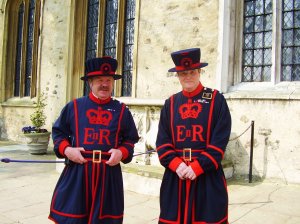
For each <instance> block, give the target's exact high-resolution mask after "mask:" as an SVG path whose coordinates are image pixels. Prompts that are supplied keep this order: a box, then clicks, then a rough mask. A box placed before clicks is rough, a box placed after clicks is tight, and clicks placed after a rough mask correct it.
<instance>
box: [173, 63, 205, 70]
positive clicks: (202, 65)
mask: <svg viewBox="0 0 300 224" xmlns="http://www.w3.org/2000/svg"><path fill="white" fill-rule="evenodd" d="M207 65H208V63H206V62H203V63H200V65H199V66H197V67H193V68H188V69H184V70H177V69H176V67H174V68H170V69H169V70H168V72H184V71H189V70H194V69H197V68H203V67H206V66H207Z"/></svg>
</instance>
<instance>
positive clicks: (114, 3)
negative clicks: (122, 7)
mask: <svg viewBox="0 0 300 224" xmlns="http://www.w3.org/2000/svg"><path fill="white" fill-rule="evenodd" d="M117 23H118V0H106V14H105V31H104V35H105V36H104V55H105V56H111V57H112V58H116V39H117V32H118V30H117V29H118V27H117Z"/></svg>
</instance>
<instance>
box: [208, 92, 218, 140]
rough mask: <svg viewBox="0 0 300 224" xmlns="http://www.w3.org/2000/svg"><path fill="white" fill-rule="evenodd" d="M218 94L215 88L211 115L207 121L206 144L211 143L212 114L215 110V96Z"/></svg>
mask: <svg viewBox="0 0 300 224" xmlns="http://www.w3.org/2000/svg"><path fill="white" fill-rule="evenodd" d="M216 94H217V91H216V90H214V92H213V96H212V99H211V104H210V110H209V117H208V123H207V139H206V145H209V143H210V128H211V121H212V115H213V110H214V105H215V96H216Z"/></svg>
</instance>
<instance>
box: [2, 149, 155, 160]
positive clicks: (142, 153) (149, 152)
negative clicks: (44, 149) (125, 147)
mask: <svg viewBox="0 0 300 224" xmlns="http://www.w3.org/2000/svg"><path fill="white" fill-rule="evenodd" d="M152 152H156V150H154V149H152V150H149V151H147V152H141V153H138V154H135V155H133V157H135V156H140V155H144V154H148V155H150V154H151V153H152ZM1 162H3V163H65V162H66V161H63V160H19V159H10V158H3V159H1Z"/></svg>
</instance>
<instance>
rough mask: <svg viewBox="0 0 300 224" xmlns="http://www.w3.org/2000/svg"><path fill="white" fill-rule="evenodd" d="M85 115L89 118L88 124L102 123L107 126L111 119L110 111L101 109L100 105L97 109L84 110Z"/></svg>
mask: <svg viewBox="0 0 300 224" xmlns="http://www.w3.org/2000/svg"><path fill="white" fill-rule="evenodd" d="M86 116H87V118H88V119H89V123H90V124H102V125H105V126H108V125H109V123H110V121H111V119H112V113H111V112H110V111H106V110H103V109H102V108H101V107H98V110H94V109H90V110H88V111H87V112H86Z"/></svg>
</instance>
